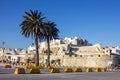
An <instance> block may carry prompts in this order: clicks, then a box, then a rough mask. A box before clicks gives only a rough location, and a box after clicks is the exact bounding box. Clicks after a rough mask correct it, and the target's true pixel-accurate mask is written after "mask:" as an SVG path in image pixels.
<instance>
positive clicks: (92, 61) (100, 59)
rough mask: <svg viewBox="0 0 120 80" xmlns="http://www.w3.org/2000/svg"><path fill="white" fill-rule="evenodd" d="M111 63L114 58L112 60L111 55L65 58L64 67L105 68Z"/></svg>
mask: <svg viewBox="0 0 120 80" xmlns="http://www.w3.org/2000/svg"><path fill="white" fill-rule="evenodd" d="M109 61H113V58H111V57H110V56H109V55H94V56H91V55H86V56H85V55H84V56H64V58H63V62H62V65H63V66H85V67H95V66H97V67H103V66H108V62H109Z"/></svg>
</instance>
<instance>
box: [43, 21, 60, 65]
mask: <svg viewBox="0 0 120 80" xmlns="http://www.w3.org/2000/svg"><path fill="white" fill-rule="evenodd" d="M44 28H45V29H44V30H45V34H44V37H45V38H46V40H47V47H48V49H47V50H48V51H47V52H48V57H47V66H50V40H51V39H57V38H58V37H59V36H58V33H59V30H58V29H57V28H56V24H55V23H54V22H50V21H48V22H45V23H44Z"/></svg>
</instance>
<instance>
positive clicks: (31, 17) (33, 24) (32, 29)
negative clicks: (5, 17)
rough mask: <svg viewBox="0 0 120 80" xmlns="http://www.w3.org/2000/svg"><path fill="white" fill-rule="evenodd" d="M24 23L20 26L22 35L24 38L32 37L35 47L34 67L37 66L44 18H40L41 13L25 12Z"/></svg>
mask: <svg viewBox="0 0 120 80" xmlns="http://www.w3.org/2000/svg"><path fill="white" fill-rule="evenodd" d="M23 17H24V21H22V23H21V24H20V27H21V32H22V35H24V36H25V37H30V36H31V37H32V38H34V43H35V46H36V57H35V59H36V60H35V63H36V66H38V65H39V52H38V48H39V47H38V41H39V40H40V38H41V37H42V36H43V35H42V33H43V32H44V30H43V29H44V28H43V23H44V19H45V17H43V16H42V13H41V12H38V10H35V11H32V10H30V12H25V16H23Z"/></svg>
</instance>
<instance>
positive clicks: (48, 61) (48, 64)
mask: <svg viewBox="0 0 120 80" xmlns="http://www.w3.org/2000/svg"><path fill="white" fill-rule="evenodd" d="M47 46H48V49H47V50H48V57H47V66H50V43H49V36H47Z"/></svg>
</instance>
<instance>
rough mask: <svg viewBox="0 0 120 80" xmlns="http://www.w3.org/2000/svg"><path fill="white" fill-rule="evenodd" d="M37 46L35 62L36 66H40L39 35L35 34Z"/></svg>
mask: <svg viewBox="0 0 120 80" xmlns="http://www.w3.org/2000/svg"><path fill="white" fill-rule="evenodd" d="M35 46H36V56H35V64H36V66H39V52H38V38H37V35H35Z"/></svg>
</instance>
